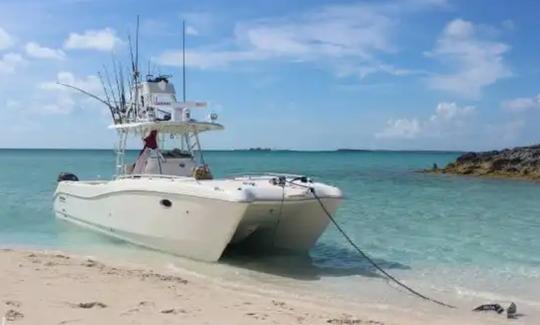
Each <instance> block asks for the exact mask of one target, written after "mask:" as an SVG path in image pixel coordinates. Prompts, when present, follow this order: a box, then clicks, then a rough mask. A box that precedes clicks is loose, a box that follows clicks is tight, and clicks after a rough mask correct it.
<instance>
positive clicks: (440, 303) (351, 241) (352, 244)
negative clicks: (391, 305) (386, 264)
mask: <svg viewBox="0 0 540 325" xmlns="http://www.w3.org/2000/svg"><path fill="white" fill-rule="evenodd" d="M299 179H301V178H295V179H292V180H290V181H286V182H288V183H290V184H292V185H297V186H301V187H305V188H307V189H309V191H310V192H311V194H313V197H314V198H315V199H316V200H317V202H318V203H319V205H320V206H321V208H322V210H323V211H324V213H325V214H326V216H327V217H328V219H330V221H331V222H332V223H333V224H334V226H335V227H336V229H337V230H338V231H339V232H340V233H341V235H342V236H343V237H344V238H345V239H346V240H347V242H348V243H349V244H350V245H351V246H352V247H353V248H354V249H355V250H356V252H357V253H358V254H359V255H360V256H361V257H363V258H364V259H366V260H367V261H368V262H369V263H370V264H371V265H372V266H373V267H374V268H376V269H377V270H378V271H379V272H381V273H382V274H383V275H384V276H385V277H386V278H387V279H389V280H391V281H392V282H394V283H395V284H397V285H399V286H401V287H402V288H405V289H406V290H407V291H409V292H410V293H412V294H413V295H415V296H417V297H419V298H421V299H424V300H427V301H430V302H432V303H435V304H437V305H440V306H444V307H447V308H451V309H456V308H457V307H456V306H453V305H450V304H447V303H445V302H442V301H439V300H437V299H434V298H431V297H429V296H426V295H424V294H422V293H420V292H418V291H416V290H414V289H413V288H411V287H409V286H408V285H406V284H404V283H403V282H401V281H400V280H398V279H397V278H395V277H394V276H393V275H391V274H390V273H388V272H386V271H385V270H384V269H383V268H382V267H381V266H379V264H377V262H375V261H374V260H372V259H371V258H370V257H369V256H368V255H367V254H366V253H365V252H364V251H363V250H362V249H361V248H360V247H359V246H358V245H357V244H356V243H355V242H354V241H353V240H352V239H351V237H350V236H349V235H348V234H347V233H346V232H345V230H344V229H343V228H342V227H341V226H340V225H339V223H338V222H337V221H336V219H335V218H334V217H333V216H332V214H331V213H330V211H328V209H327V208H326V206H325V205H324V203H323V202H322V200H321V198H320V197H319V196H318V195H317V193H315V188H314V187H313V186H308V185H303V184H298V183H294V181H296V180H299Z"/></svg>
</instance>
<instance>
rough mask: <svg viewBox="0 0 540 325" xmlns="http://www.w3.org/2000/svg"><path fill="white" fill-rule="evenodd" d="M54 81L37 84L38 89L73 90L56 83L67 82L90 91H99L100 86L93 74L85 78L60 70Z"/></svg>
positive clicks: (100, 89)
mask: <svg viewBox="0 0 540 325" xmlns="http://www.w3.org/2000/svg"><path fill="white" fill-rule="evenodd" d="M56 77H57V80H56V81H47V82H43V83H41V84H40V85H39V88H40V89H43V90H51V91H65V92H74V90H73V89H69V88H66V87H64V86H62V85H59V84H58V83H59V82H60V83H63V84H68V85H71V86H74V87H77V88H81V89H83V90H86V91H88V92H91V93H100V92H101V91H102V86H101V82H100V80H99V78H98V77H97V76H94V75H89V76H87V77H85V78H77V77H76V76H75V75H74V74H73V73H71V72H67V71H61V72H59V73H58V74H57V76H56Z"/></svg>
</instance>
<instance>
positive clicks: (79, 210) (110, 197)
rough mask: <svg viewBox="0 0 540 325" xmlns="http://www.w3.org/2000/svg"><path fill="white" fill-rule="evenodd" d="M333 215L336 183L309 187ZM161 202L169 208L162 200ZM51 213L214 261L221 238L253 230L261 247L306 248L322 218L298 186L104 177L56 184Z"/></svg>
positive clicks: (336, 201) (223, 244)
mask: <svg viewBox="0 0 540 325" xmlns="http://www.w3.org/2000/svg"><path fill="white" fill-rule="evenodd" d="M314 186H315V188H316V191H317V193H320V194H318V195H319V196H321V197H322V201H323V203H324V205H325V206H326V208H327V209H328V210H329V211H330V212H331V213H333V212H334V211H335V210H336V208H337V205H338V204H339V201H340V199H341V193H340V192H339V190H337V189H336V188H333V187H330V186H326V185H322V184H316V185H314ZM163 200H168V202H169V203H170V206H169V207H167V206H166V205H164V204H163V203H164V202H163ZM54 209H55V214H56V216H57V217H58V218H61V219H64V220H67V221H70V222H73V223H76V224H78V225H81V226H84V227H87V228H90V229H93V230H96V231H100V232H102V233H105V234H108V235H111V236H114V237H116V238H120V239H123V240H126V241H129V242H132V243H135V244H139V245H143V246H146V247H149V248H153V249H157V250H161V251H165V252H169V253H173V254H176V255H180V256H185V257H189V258H194V259H198V260H204V261H217V260H218V259H219V258H220V257H221V255H222V253H223V251H224V250H225V248H226V247H227V245H228V244H229V243H236V242H240V241H242V240H244V239H246V238H247V237H249V236H250V235H252V234H253V235H252V236H251V237H254V236H255V234H256V235H257V236H258V241H257V242H258V243H259V244H260V245H261V247H264V248H269V247H274V248H280V249H286V250H293V251H307V250H309V249H310V248H311V247H312V246H313V244H314V243H315V242H316V241H317V239H318V238H319V236H320V235H321V233H322V232H323V231H324V229H325V228H326V226H327V225H328V221H329V220H328V217H327V216H326V214H325V213H324V211H323V210H322V209H321V207H320V205H319V203H318V201H317V200H316V199H315V198H314V197H313V196H312V194H310V193H309V191H307V190H306V189H305V187H301V186H294V185H288V186H285V188H283V187H279V186H277V185H270V184H269V183H268V180H267V179H265V180H264V181H262V180H261V181H255V182H254V181H250V182H249V183H248V184H247V185H246V182H245V180H243V179H239V180H221V181H219V180H214V181H195V180H193V179H188V178H164V177H154V178H153V177H141V178H128V179H117V180H113V181H107V182H71V181H63V182H60V183H59V185H58V188H57V190H56V193H55V197H54Z"/></svg>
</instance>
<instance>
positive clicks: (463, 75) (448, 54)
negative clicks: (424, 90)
mask: <svg viewBox="0 0 540 325" xmlns="http://www.w3.org/2000/svg"><path fill="white" fill-rule="evenodd" d="M509 49H510V47H509V46H508V45H507V44H504V43H501V42H495V41H492V40H489V39H487V38H485V37H482V36H481V35H480V33H479V31H478V26H476V25H474V24H473V23H471V22H469V21H465V20H462V19H455V20H453V21H451V22H450V23H448V25H447V26H446V27H445V29H444V30H443V32H442V34H441V35H440V37H439V39H438V40H437V44H436V46H435V49H434V50H433V51H432V52H429V53H427V55H428V56H430V57H434V58H436V59H438V60H440V61H441V62H442V63H444V64H446V65H449V66H451V67H453V68H454V71H453V72H450V73H447V74H439V75H434V76H433V77H431V78H430V79H429V83H430V86H431V87H433V88H435V89H440V90H445V91H449V92H452V93H455V94H459V95H461V96H464V97H470V98H478V97H480V95H481V92H482V89H483V88H484V87H486V86H489V85H491V84H493V83H495V82H496V81H497V80H499V79H502V78H505V77H508V76H510V75H511V72H510V69H509V68H508V67H507V66H506V64H505V63H504V57H503V55H504V54H505V53H506V52H507V51H508V50H509Z"/></svg>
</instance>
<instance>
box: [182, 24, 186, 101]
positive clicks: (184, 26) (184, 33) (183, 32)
mask: <svg viewBox="0 0 540 325" xmlns="http://www.w3.org/2000/svg"><path fill="white" fill-rule="evenodd" d="M182 95H183V99H184V103H185V102H186V21H185V20H182Z"/></svg>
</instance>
